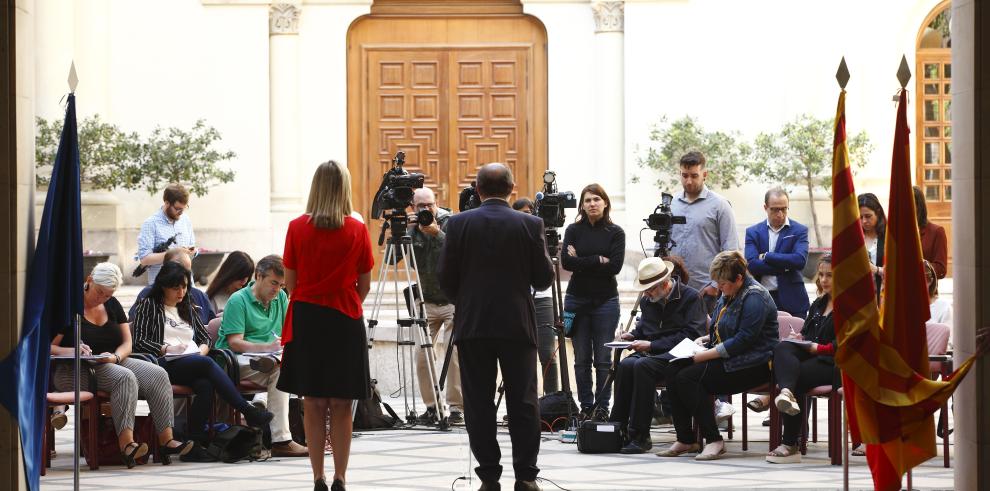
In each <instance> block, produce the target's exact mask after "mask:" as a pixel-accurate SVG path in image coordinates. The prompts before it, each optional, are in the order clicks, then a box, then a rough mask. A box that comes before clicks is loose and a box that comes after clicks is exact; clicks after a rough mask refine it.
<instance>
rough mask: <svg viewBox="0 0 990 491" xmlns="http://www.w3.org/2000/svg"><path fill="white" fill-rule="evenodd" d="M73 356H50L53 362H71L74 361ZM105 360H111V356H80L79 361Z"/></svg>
mask: <svg viewBox="0 0 990 491" xmlns="http://www.w3.org/2000/svg"><path fill="white" fill-rule="evenodd" d="M75 357H76V356H75V355H52V359H53V360H72V359H75ZM107 358H113V354H110V353H108V354H103V355H80V356H79V359H80V360H105V359H107Z"/></svg>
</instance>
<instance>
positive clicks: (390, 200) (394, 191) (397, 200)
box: [371, 150, 426, 219]
mask: <svg viewBox="0 0 990 491" xmlns="http://www.w3.org/2000/svg"><path fill="white" fill-rule="evenodd" d="M405 163H406V152H403V151H401V150H400V151H398V152H396V153H395V157H394V158H393V159H392V168H391V169H389V170H388V172H386V173H385V175H384V176H382V184H381V186H379V187H378V192H376V193H375V201H374V202H373V203H372V205H371V217H372V218H375V219H378V218H381V217H382V214H383V213H384V212H385V210H405V209H406V208H408V207H410V206H412V200H413V193H414V192H415V191H416V190H417V189H420V188H422V187H423V182H424V181H425V180H426V176H424V175H423V174H420V173H417V172H409V171H407V170H405V169H403V168H402V166H403V165H404V164H405Z"/></svg>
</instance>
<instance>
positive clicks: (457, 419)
mask: <svg viewBox="0 0 990 491" xmlns="http://www.w3.org/2000/svg"><path fill="white" fill-rule="evenodd" d="M447 422H448V423H450V424H452V425H459V424H464V413H462V412H460V411H451V412H450V416H447Z"/></svg>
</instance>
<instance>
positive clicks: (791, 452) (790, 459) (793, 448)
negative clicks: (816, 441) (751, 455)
mask: <svg viewBox="0 0 990 491" xmlns="http://www.w3.org/2000/svg"><path fill="white" fill-rule="evenodd" d="M767 462H770V463H771V464H800V463H801V450H800V449H799V448H798V446H797V445H784V444H781V445H780V446H779V447H777V448H775V449H774V450H773V451H771V452H770V453H768V454H767Z"/></svg>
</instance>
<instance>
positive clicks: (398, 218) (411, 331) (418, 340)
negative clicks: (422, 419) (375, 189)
mask: <svg viewBox="0 0 990 491" xmlns="http://www.w3.org/2000/svg"><path fill="white" fill-rule="evenodd" d="M383 219H384V221H385V222H384V223H383V224H382V232H381V235H380V236H379V237H378V245H382V244H383V243H384V242H385V232H386V231H389V229H391V232H390V233H389V236H388V244H387V245H386V247H385V257H384V258H383V259H382V264H381V269H380V270H379V272H378V286H377V288H376V289H375V297H374V301H373V303H372V307H371V314H370V316H369V318H368V348H369V349H371V347H372V345H373V343H374V341H375V329H376V328H377V327H378V319H379V315H380V314H381V308H382V299H383V298H384V296H385V283H386V282H387V281H388V276H389V274H388V273H389V272H391V273H392V274H391V277H392V279H391V284H392V286H393V290H394V291H393V293H394V294H395V318H396V334H395V337H396V339H395V342H396V352H397V353H398V360H397V361H398V363H399V368H400V370H399V372H400V383H401V387H402V394H403V402H404V403H405V412H406V415H407V417H406V422H407V423H408V424H410V425H413V424H416V422H417V421H418V415H417V410H416V398H415V397H412V409H411V411H410V397H409V385H410V380H409V379H407V377H406V372H405V367H406V357H407V356H408V359H409V371H410V372H412V371H414V370H415V365H416V356H415V353H414V352H415V348H416V347H417V346H418V347H419V349H422V350H424V354H425V355H426V356H425V358H426V365H427V366H426V368H427V370H426V371H427V372H428V373H429V377H430V387H431V388H432V389H433V390H432V394H430V396H431V400H430V401H427V404H429V403H430V402H432V403H433V404H434V406H433V407H435V408H437V418H438V420H439V427H440V429H441V430H447V429H448V424H447V415H446V409H445V408H444V405H443V401H442V400H441V397H440V390H441V389H440V386H439V385H438V384H439V382H438V380H437V375H436V356H435V354H434V352H433V340H432V339H431V338H430V334H429V331H428V329H427V324H426V315H425V310H424V308H423V304H424V303H426V300H425V299H424V298H423V293H422V290H421V289H420V288H416V287H415V285H418V284H419V268H418V266H417V264H416V255H415V254H414V253H413V247H412V237H411V236H410V235H409V230H408V225H409V222H408V217H407V216H406V214H405V211H404V210H400V209H393V210H389V211H387V212H385V214H384V216H383ZM403 258H405V262H403V264H402V266H401V267H400V266H399V262H400V261H402V259H403ZM400 282H402V283H403V284H404V285H405V287H404V288H403V289H401V291H403V292H405V291H408V292H410V293H409V295H410V297H411V298H410V304H411V306H412V308H411V309H410V311H409V312H407V314H408V317H404V316H403V314H402V312H401V309H400V308H399V298H400V296H399V292H400V288H399V283H400ZM410 378H411V377H410Z"/></svg>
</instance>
